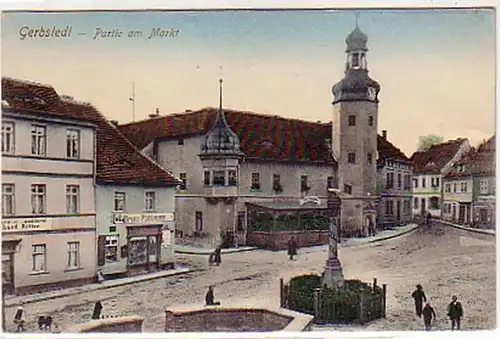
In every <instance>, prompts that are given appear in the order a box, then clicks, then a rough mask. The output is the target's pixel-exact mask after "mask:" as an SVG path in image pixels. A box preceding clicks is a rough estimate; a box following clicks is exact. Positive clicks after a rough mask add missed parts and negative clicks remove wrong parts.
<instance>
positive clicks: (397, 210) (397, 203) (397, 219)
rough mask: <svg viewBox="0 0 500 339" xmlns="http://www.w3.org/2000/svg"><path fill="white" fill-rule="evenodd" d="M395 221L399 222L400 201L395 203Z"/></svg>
mask: <svg viewBox="0 0 500 339" xmlns="http://www.w3.org/2000/svg"><path fill="white" fill-rule="evenodd" d="M396 221H397V222H401V201H399V200H398V201H396Z"/></svg>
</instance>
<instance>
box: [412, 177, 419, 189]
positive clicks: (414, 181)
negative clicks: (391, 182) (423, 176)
mask: <svg viewBox="0 0 500 339" xmlns="http://www.w3.org/2000/svg"><path fill="white" fill-rule="evenodd" d="M413 187H414V188H418V179H417V178H414V179H413Z"/></svg>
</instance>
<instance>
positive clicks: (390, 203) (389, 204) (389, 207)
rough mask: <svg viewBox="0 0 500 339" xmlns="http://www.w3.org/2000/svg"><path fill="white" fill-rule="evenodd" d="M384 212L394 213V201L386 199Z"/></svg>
mask: <svg viewBox="0 0 500 339" xmlns="http://www.w3.org/2000/svg"><path fill="white" fill-rule="evenodd" d="M385 214H388V215H392V214H394V201H393V200H387V202H386V204H385Z"/></svg>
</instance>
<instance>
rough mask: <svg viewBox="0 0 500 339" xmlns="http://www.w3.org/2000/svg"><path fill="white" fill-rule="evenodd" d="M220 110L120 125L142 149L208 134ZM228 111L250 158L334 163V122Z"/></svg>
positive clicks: (231, 124)
mask: <svg viewBox="0 0 500 339" xmlns="http://www.w3.org/2000/svg"><path fill="white" fill-rule="evenodd" d="M216 114H217V109H216V108H203V109H201V110H198V111H194V112H189V113H181V114H171V115H167V116H161V117H157V118H152V119H148V120H143V121H140V122H135V123H129V124H125V125H121V126H120V127H119V129H120V131H121V132H122V133H123V134H124V135H125V136H126V137H127V138H128V139H129V140H130V141H131V142H132V143H133V144H134V145H136V146H137V147H138V148H139V149H142V148H144V147H145V146H146V145H148V144H149V143H151V142H152V141H153V140H154V139H155V138H158V139H170V138H185V137H189V136H195V135H202V134H205V133H207V132H208V131H209V130H210V129H211V128H212V126H213V124H214V122H215V117H216ZM224 114H225V117H226V120H227V123H228V125H229V126H230V127H231V129H232V130H233V131H234V132H235V133H236V134H237V135H238V137H239V138H240V147H241V150H242V151H243V152H244V153H245V156H246V157H247V158H248V159H259V160H274V161H292V162H316V163H322V164H332V163H333V158H332V156H331V152H330V149H329V147H328V145H327V142H326V139H331V130H332V128H331V124H321V123H314V122H307V121H302V120H297V119H287V118H283V117H279V116H272V115H264V114H257V113H250V112H243V111H236V110H230V109H224Z"/></svg>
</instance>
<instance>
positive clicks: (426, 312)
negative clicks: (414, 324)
mask: <svg viewBox="0 0 500 339" xmlns="http://www.w3.org/2000/svg"><path fill="white" fill-rule="evenodd" d="M422 315H423V316H424V326H425V330H426V331H430V330H431V329H432V318H434V321H436V312H434V308H433V307H432V306H431V303H430V301H427V302H426V303H425V306H424V308H423V310H422Z"/></svg>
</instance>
